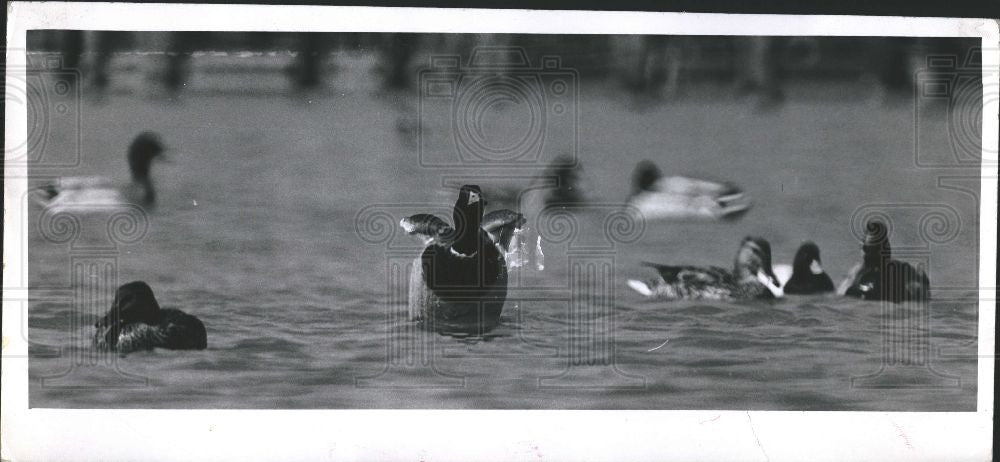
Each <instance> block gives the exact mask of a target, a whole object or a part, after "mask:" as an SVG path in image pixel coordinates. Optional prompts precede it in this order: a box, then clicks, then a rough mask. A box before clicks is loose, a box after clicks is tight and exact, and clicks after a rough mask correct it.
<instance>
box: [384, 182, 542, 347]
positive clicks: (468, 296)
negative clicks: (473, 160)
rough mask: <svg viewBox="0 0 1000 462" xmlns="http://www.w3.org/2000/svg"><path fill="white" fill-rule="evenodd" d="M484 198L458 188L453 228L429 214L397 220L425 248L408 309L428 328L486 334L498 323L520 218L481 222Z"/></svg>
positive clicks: (500, 214) (499, 215) (510, 215)
mask: <svg viewBox="0 0 1000 462" xmlns="http://www.w3.org/2000/svg"><path fill="white" fill-rule="evenodd" d="M485 207H486V198H485V197H483V193H482V191H481V190H480V188H479V186H477V185H465V186H462V188H461V190H460V191H459V194H458V200H457V201H456V202H455V208H454V212H453V216H452V218H453V220H452V221H453V223H454V226H450V225H448V223H446V222H445V221H444V220H442V219H441V218H438V217H437V216H434V215H431V214H417V215H413V216H410V217H407V218H404V219H402V220H401V221H400V226H401V227H402V228H403V229H404V231H406V232H407V233H408V234H413V235H417V236H418V237H421V238H422V239H423V241H424V242H425V244H426V248H425V249H424V251H423V253H422V254H421V256H420V257H418V259H417V260H416V261H415V262H414V265H413V271H412V273H411V275H410V294H409V309H410V315H411V317H412V318H414V319H419V320H422V321H424V325H425V326H427V327H428V328H431V329H434V330H439V331H445V332H466V333H485V332H487V331H489V330H491V329H493V328H494V327H496V325H497V324H498V323H499V320H500V312H501V311H502V310H503V305H504V302H505V301H506V298H507V262H506V259H505V258H504V254H505V253H506V252H507V251H508V250H509V249H508V248H507V247H508V246H509V245H510V243H511V237H512V236H513V235H514V231H515V230H516V229H517V228H519V227H520V226H522V225H523V224H524V217H523V216H521V214H519V213H517V212H512V211H510V210H499V211H495V212H492V213H490V214H488V215H486V216H485V217H484V216H483V209H484V208H485Z"/></svg>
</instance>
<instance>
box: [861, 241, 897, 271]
mask: <svg viewBox="0 0 1000 462" xmlns="http://www.w3.org/2000/svg"><path fill="white" fill-rule="evenodd" d="M864 254H865V259H864V266H865V267H866V268H871V269H876V268H881V267H882V266H885V262H887V261H889V259H890V258H892V251H891V250H890V248H889V243H888V242H877V243H873V244H865V246H864Z"/></svg>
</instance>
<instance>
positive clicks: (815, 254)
mask: <svg viewBox="0 0 1000 462" xmlns="http://www.w3.org/2000/svg"><path fill="white" fill-rule="evenodd" d="M821 263H822V261H821V260H820V257H819V246H818V245H816V243H814V242H812V241H806V242H803V243H802V245H801V246H799V250H798V251H796V252H795V259H794V260H793V261H792V266H791V267H788V265H775V267H774V273H775V274H777V275H778V280H779V281H780V282H781V283H782V287H783V288H784V291H785V293H786V294H800V295H805V294H819V293H824V292H833V289H834V288H833V280H831V279H830V276H829V275H827V274H826V272H825V271H823V266H822V264H821ZM786 275H787V276H786Z"/></svg>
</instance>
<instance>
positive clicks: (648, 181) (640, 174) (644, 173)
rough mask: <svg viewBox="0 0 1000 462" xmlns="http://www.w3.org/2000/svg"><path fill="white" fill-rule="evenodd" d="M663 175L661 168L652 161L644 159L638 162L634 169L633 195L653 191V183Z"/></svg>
mask: <svg viewBox="0 0 1000 462" xmlns="http://www.w3.org/2000/svg"><path fill="white" fill-rule="evenodd" d="M662 176H663V173H662V172H660V168H659V167H657V166H656V164H654V163H653V162H652V161H649V160H644V161H641V162H639V163H638V164H636V166H635V170H633V171H632V195H636V194H638V193H640V192H643V191H652V190H653V185H654V184H656V182H657V181H658V180H659V179H660V178H661V177H662Z"/></svg>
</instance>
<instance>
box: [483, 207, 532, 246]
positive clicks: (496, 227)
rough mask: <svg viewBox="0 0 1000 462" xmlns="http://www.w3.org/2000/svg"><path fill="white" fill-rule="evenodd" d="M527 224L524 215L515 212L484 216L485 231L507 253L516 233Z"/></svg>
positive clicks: (504, 210)
mask: <svg viewBox="0 0 1000 462" xmlns="http://www.w3.org/2000/svg"><path fill="white" fill-rule="evenodd" d="M526 222H527V220H525V218H524V215H521V214H520V213H517V212H515V211H513V210H508V209H501V210H495V211H492V212H490V213H487V214H486V215H484V216H483V221H482V224H481V225H480V226H481V227H482V228H483V231H486V234H489V236H490V239H492V240H493V242H495V243H496V244H497V245H498V246H500V248H502V249H503V250H504V252H507V251H508V250H509V247H510V239H511V237H513V236H514V231H515V230H517V229H518V228H520V227H521V226H524V224H525V223H526Z"/></svg>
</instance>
